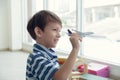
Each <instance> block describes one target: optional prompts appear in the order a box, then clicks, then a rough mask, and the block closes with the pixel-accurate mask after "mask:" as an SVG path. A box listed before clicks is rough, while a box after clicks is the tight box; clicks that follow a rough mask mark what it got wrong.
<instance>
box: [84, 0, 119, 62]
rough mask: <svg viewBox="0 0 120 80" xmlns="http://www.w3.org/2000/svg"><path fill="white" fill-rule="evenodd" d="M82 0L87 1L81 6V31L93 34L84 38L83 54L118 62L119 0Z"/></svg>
mask: <svg viewBox="0 0 120 80" xmlns="http://www.w3.org/2000/svg"><path fill="white" fill-rule="evenodd" d="M84 1H87V2H84V7H83V10H84V12H83V14H84V24H83V31H84V32H93V33H94V34H93V36H90V37H85V38H84V45H83V49H84V50H83V54H84V55H85V56H88V57H89V58H90V57H91V58H92V59H97V60H102V61H106V62H110V63H114V64H119V61H120V58H119V56H120V54H119V53H120V36H119V35H120V12H119V10H120V1H115V2H110V1H109V0H100V1H97V0H92V1H91V0H84ZM91 2H92V3H91ZM106 2H107V3H106ZM88 3H89V4H88ZM101 3H102V4H101ZM103 3H104V4H103ZM105 3H106V4H105ZM92 4H94V5H92Z"/></svg>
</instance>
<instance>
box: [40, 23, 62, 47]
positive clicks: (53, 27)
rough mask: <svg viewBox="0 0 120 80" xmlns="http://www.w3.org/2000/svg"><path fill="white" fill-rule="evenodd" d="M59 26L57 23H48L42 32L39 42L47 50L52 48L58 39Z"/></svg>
mask: <svg viewBox="0 0 120 80" xmlns="http://www.w3.org/2000/svg"><path fill="white" fill-rule="evenodd" d="M60 31H61V25H60V24H58V23H54V22H50V23H48V24H47V25H46V27H45V29H44V31H42V35H41V40H40V41H41V42H40V43H42V45H44V46H45V47H47V48H54V47H56V44H57V42H58V40H59V38H60Z"/></svg>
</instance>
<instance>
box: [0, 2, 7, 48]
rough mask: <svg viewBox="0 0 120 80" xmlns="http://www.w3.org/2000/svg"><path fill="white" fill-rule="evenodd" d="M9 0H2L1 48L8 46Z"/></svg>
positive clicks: (0, 3)
mask: <svg viewBox="0 0 120 80" xmlns="http://www.w3.org/2000/svg"><path fill="white" fill-rule="evenodd" d="M7 3H8V0H0V50H2V49H7V48H8V46H9V45H8V41H9V38H8V37H9V36H8V34H9V33H8V4H7Z"/></svg>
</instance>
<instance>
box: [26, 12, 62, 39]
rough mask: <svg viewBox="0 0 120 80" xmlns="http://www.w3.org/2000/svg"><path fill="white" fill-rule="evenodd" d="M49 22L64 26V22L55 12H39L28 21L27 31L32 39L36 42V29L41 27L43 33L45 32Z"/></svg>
mask: <svg viewBox="0 0 120 80" xmlns="http://www.w3.org/2000/svg"><path fill="white" fill-rule="evenodd" d="M49 22H56V23H58V24H60V25H61V26H62V22H61V20H60V18H59V17H58V16H57V15H56V14H55V13H53V12H51V11H48V10H42V11H39V12H37V13H36V14H35V15H33V17H32V18H31V19H30V20H29V21H28V24H27V31H28V32H29V34H30V35H31V37H32V38H33V39H34V40H35V39H36V35H35V32H34V29H35V27H39V28H40V29H41V30H42V31H44V28H45V26H46V25H47V24H48V23H49Z"/></svg>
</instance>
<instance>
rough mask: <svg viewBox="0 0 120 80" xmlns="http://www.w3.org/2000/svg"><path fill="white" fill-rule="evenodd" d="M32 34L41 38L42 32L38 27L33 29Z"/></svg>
mask: <svg viewBox="0 0 120 80" xmlns="http://www.w3.org/2000/svg"><path fill="white" fill-rule="evenodd" d="M34 32H35V34H36V36H38V37H41V36H42V30H41V29H40V28H39V27H35V29H34Z"/></svg>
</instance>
